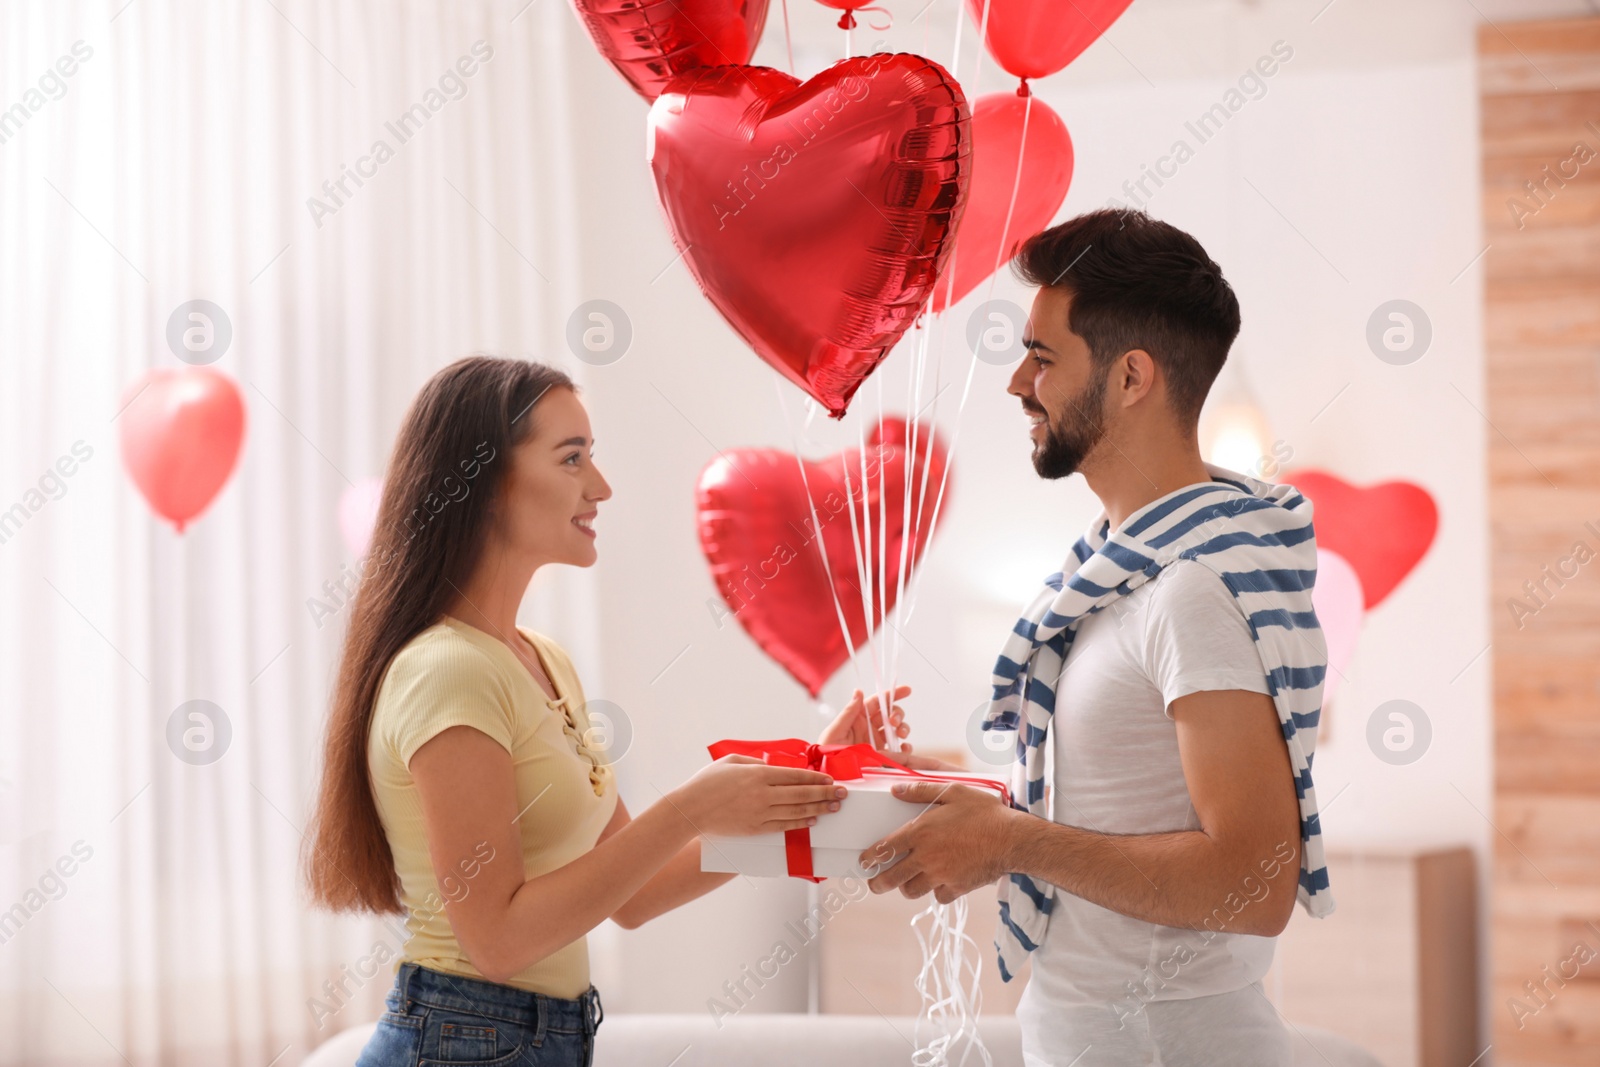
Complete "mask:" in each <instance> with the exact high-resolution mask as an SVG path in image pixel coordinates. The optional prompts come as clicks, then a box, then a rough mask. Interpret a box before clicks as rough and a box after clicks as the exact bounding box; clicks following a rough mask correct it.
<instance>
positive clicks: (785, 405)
mask: <svg viewBox="0 0 1600 1067" xmlns="http://www.w3.org/2000/svg"><path fill="white" fill-rule="evenodd" d="M772 386H773V388H774V389H776V390H777V392H778V407H779V408H780V409H781V410H782V412H783V425H784V427H785V428H786V429H788V431H789V440H790V441H791V442H792V444H793V447H794V461H795V463H796V464H798V465H799V467H800V484H801V485H802V486H804V487H805V491H806V506H807V507H808V508H810V510H811V536H812V538H813V539H814V540H815V541H816V545H817V555H819V556H821V557H822V573H823V576H824V577H825V578H827V580H828V593H829V595H831V596H832V597H833V610H834V613H835V614H836V615H837V616H838V617H839V629H840V630H841V631H842V632H843V633H844V647H845V648H846V649H847V650H848V651H849V653H850V667H851V670H852V671H853V672H854V673H855V676H856V687H857V688H860V686H861V664H860V663H859V662H858V661H857V660H856V649H855V644H854V643H853V642H852V641H851V639H850V624H849V623H847V622H845V618H844V607H843V605H841V604H840V603H839V587H838V585H837V584H835V582H834V580H833V568H832V566H831V565H830V564H829V563H828V547H827V545H826V543H825V542H824V540H823V537H822V523H821V522H819V521H818V520H817V500H816V497H814V496H812V494H811V479H810V478H808V477H807V476H806V461H805V457H804V456H802V455H801V454H800V438H799V436H798V435H797V434H796V433H795V429H794V423H793V422H792V421H791V420H790V418H789V402H788V401H787V400H785V399H784V398H783V383H782V382H780V381H779V380H778V379H777V378H773V379H772Z"/></svg>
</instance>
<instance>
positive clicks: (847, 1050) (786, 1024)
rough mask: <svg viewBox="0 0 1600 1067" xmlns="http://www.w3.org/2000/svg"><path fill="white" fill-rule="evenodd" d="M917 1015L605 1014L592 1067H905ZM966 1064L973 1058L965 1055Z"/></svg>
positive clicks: (1320, 1044)
mask: <svg viewBox="0 0 1600 1067" xmlns="http://www.w3.org/2000/svg"><path fill="white" fill-rule="evenodd" d="M373 1025H374V1024H371V1023H368V1024H366V1025H364V1026H357V1027H354V1028H352V1029H349V1030H346V1031H344V1032H343V1033H341V1034H338V1035H337V1036H335V1037H334V1038H332V1039H331V1040H330V1041H328V1042H327V1043H326V1044H324V1045H322V1046H321V1047H320V1048H318V1049H316V1051H314V1052H312V1054H311V1055H310V1056H309V1057H308V1058H307V1059H305V1060H304V1061H303V1062H302V1067H354V1064H355V1062H356V1056H357V1055H358V1054H359V1053H360V1052H361V1048H362V1046H363V1045H365V1044H366V1042H367V1037H368V1035H370V1034H371V1033H372V1028H373ZM915 1026H916V1020H915V1019H913V1018H911V1017H909V1016H884V1015H797V1014H772V1015H740V1016H737V1017H734V1018H731V1019H724V1020H722V1025H721V1026H720V1027H719V1026H718V1025H717V1023H716V1022H715V1021H714V1020H712V1018H711V1017H710V1016H709V1015H700V1014H693V1015H689V1014H685V1015H621V1014H614V1015H608V1016H607V1017H606V1020H605V1022H603V1023H601V1024H600V1036H599V1040H597V1041H596V1042H595V1057H594V1064H595V1067H641V1065H650V1064H661V1065H664V1064H669V1063H670V1064H672V1067H722V1065H724V1064H726V1065H729V1067H752V1065H755V1067H815V1065H816V1064H825V1065H826V1067H886V1065H890V1064H910V1062H911V1053H912V1040H913V1034H914V1032H915ZM980 1030H981V1032H982V1034H983V1040H984V1044H985V1046H987V1048H988V1049H989V1053H990V1055H991V1056H992V1057H993V1058H994V1065H995V1067H1022V1044H1021V1039H1020V1037H1019V1035H1018V1032H1017V1021H1016V1019H1015V1018H1012V1017H1009V1016H1007V1017H1004V1018H1000V1017H996V1018H992V1019H984V1020H983V1021H982V1023H981V1024H980ZM1297 1033H1298V1035H1299V1036H1298V1037H1296V1038H1295V1054H1294V1062H1293V1063H1292V1064H1290V1065H1286V1067H1383V1065H1382V1064H1381V1063H1379V1062H1378V1061H1377V1060H1376V1059H1374V1058H1373V1057H1372V1056H1371V1055H1370V1054H1368V1053H1367V1052H1366V1051H1364V1050H1363V1049H1361V1048H1360V1047H1359V1046H1357V1045H1354V1044H1352V1043H1351V1042H1349V1041H1346V1040H1345V1039H1344V1038H1342V1037H1337V1036H1335V1035H1333V1034H1330V1033H1328V1032H1326V1031H1324V1030H1313V1029H1311V1028H1309V1027H1299V1028H1298V1029H1297ZM967 1062H968V1063H969V1064H973V1063H976V1062H977V1060H976V1058H969V1059H968V1061H967Z"/></svg>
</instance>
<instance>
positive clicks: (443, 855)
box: [410, 726, 834, 981]
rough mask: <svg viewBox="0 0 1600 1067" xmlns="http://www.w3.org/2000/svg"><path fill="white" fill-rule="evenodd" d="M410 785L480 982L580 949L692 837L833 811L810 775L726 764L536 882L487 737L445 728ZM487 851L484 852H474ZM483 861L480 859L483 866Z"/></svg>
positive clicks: (824, 780) (509, 779)
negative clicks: (574, 946) (461, 878)
mask: <svg viewBox="0 0 1600 1067" xmlns="http://www.w3.org/2000/svg"><path fill="white" fill-rule="evenodd" d="M410 768H411V774H412V777H413V779H414V780H415V782H416V785H417V792H418V794H419V795H420V797H421V801H422V813H423V821H424V825H425V827H426V831H427V838H428V854H429V858H430V859H431V861H432V863H433V869H434V871H435V872H439V873H440V875H441V878H442V877H443V876H444V875H446V874H454V873H455V872H461V871H465V870H468V869H469V868H470V869H473V870H474V871H475V873H474V875H473V877H472V878H471V879H470V880H468V881H466V882H465V890H464V891H463V892H462V893H461V895H460V896H459V897H458V898H457V899H454V900H450V901H447V903H446V905H445V908H446V913H447V915H448V916H449V918H450V925H451V927H452V929H453V930H454V931H455V935H456V940H457V941H458V942H459V943H460V945H461V948H462V950H463V951H464V952H465V953H466V954H467V958H468V959H470V960H471V961H472V965H473V966H474V967H476V968H477V969H478V971H479V972H480V973H481V974H482V975H483V976H484V977H485V978H488V979H489V980H491V981H504V980H506V979H507V978H509V977H511V976H512V975H514V974H517V973H519V972H521V971H523V970H525V969H527V968H528V967H529V966H531V965H532V964H534V963H536V962H538V961H539V960H541V959H543V958H545V957H546V956H548V955H550V954H551V953H552V952H555V951H556V950H557V949H560V948H562V947H564V946H566V945H568V944H571V943H572V942H573V941H575V940H577V939H578V938H579V937H582V936H583V935H584V934H586V933H587V932H588V931H590V930H592V929H593V928H594V927H595V926H598V925H599V924H600V922H601V920H603V919H605V918H607V917H608V916H610V915H612V914H614V913H615V912H616V911H617V910H618V909H619V908H621V907H622V906H623V905H624V904H626V903H627V902H628V900H629V899H630V898H632V897H633V896H634V894H636V893H638V891H639V890H640V888H641V887H643V886H644V885H645V883H646V882H648V881H649V880H650V879H651V878H652V877H653V876H654V875H655V874H656V873H657V872H658V871H660V870H661V869H662V868H663V867H665V866H666V865H667V864H668V863H669V862H672V861H673V858H674V857H675V856H677V855H678V854H679V853H680V852H681V851H683V849H684V846H685V845H687V844H689V843H690V842H691V841H692V840H693V839H694V838H695V836H696V835H697V834H698V833H701V832H708V833H722V834H750V833H766V832H777V831H782V830H788V829H794V828H798V827H801V826H807V825H811V824H812V823H814V822H815V819H816V816H817V814H819V813H820V812H822V811H826V810H827V805H828V803H829V802H830V801H832V799H833V792H834V786H833V781H832V779H831V778H829V777H828V776H826V775H823V774H819V773H817V772H815V771H807V770H800V769H797V768H786V767H768V766H766V765H764V764H762V763H760V762H759V761H757V760H750V759H747V758H742V757H736V756H730V757H725V758H724V759H721V760H717V761H716V762H715V763H712V764H711V765H709V766H708V767H706V768H704V769H702V770H701V771H700V772H699V773H698V774H696V775H695V776H694V777H693V778H691V779H690V780H689V781H688V782H686V783H685V784H684V785H682V786H679V787H678V788H677V789H674V790H673V791H672V792H670V793H668V794H666V795H665V796H664V797H663V798H662V799H661V800H660V801H658V802H656V803H655V804H652V805H651V806H650V807H649V808H647V809H646V810H645V811H644V812H642V813H641V814H640V815H639V817H638V818H637V819H630V820H628V821H627V823H626V824H625V825H623V826H621V827H619V828H618V829H617V830H616V832H615V833H612V834H611V835H610V836H608V837H606V838H605V839H604V840H602V841H600V842H599V843H598V844H597V845H596V846H595V848H594V849H592V850H591V851H589V852H587V853H585V854H584V855H582V856H580V857H578V858H577V859H576V860H573V861H572V862H571V863H569V864H567V865H566V866H564V867H561V868H558V869H557V870H554V871H551V872H550V873H548V874H544V875H540V876H539V877H537V878H531V879H530V878H527V877H526V876H525V874H524V871H523V867H522V847H521V836H520V833H519V830H518V823H519V821H520V820H521V819H523V818H529V817H537V816H536V815H531V814H530V813H529V810H527V809H532V808H534V806H535V805H537V804H538V800H537V799H535V800H534V801H533V802H532V803H530V804H529V805H527V809H525V810H522V811H519V810H518V807H519V806H518V804H517V793H516V780H515V776H514V774H513V770H512V764H511V756H510V754H509V753H508V752H507V751H506V750H505V749H504V748H502V747H501V746H500V745H499V744H498V743H496V742H495V741H494V740H493V739H491V738H490V737H489V736H488V735H487V734H484V733H482V732H481V731H478V730H474V729H472V728H471V727H468V726H454V727H451V728H450V729H448V730H445V731H443V732H441V733H440V734H438V735H437V736H436V737H434V738H432V739H431V740H429V741H428V742H427V743H426V744H425V745H423V746H422V747H421V748H419V749H418V750H417V752H416V754H415V755H414V756H412V758H411V764H410ZM485 846H487V848H485ZM487 849H492V850H493V852H492V858H489V859H487V860H485V859H484V856H485V854H486V853H487Z"/></svg>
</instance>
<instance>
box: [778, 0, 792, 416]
mask: <svg viewBox="0 0 1600 1067" xmlns="http://www.w3.org/2000/svg"><path fill="white" fill-rule="evenodd" d="M783 47H784V49H785V50H786V51H787V52H788V53H789V73H790V75H791V76H792V75H793V74H794V37H793V35H792V34H790V32H789V0H783ZM779 395H780V396H781V395H782V394H781V393H780V394H779Z"/></svg>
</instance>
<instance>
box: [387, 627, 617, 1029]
mask: <svg viewBox="0 0 1600 1067" xmlns="http://www.w3.org/2000/svg"><path fill="white" fill-rule="evenodd" d="M519 629H521V632H522V634H523V636H525V637H526V638H527V639H528V640H529V642H531V643H532V645H533V647H534V650H535V651H536V652H537V654H538V657H539V662H540V664H541V665H542V666H543V667H544V671H545V674H546V675H548V676H549V678H550V682H551V684H552V685H553V686H554V687H555V691H556V694H557V698H556V699H555V700H551V699H549V697H548V696H547V695H546V694H545V692H544V690H543V689H542V688H540V686H539V684H538V683H537V682H535V681H534V679H533V676H532V675H531V674H529V673H528V669H527V668H526V667H525V666H523V664H522V663H521V661H520V660H518V659H517V656H516V654H515V653H513V652H512V651H511V649H509V648H507V647H506V646H505V645H504V644H503V643H502V642H501V641H499V640H498V639H497V638H495V637H494V636H492V635H490V634H487V633H485V632H483V631H482V630H479V629H477V628H475V627H472V626H469V625H467V624H466V623H464V622H461V621H460V620H458V619H454V618H451V617H450V616H444V617H443V618H442V619H441V620H440V621H439V622H438V623H435V624H434V625H433V626H430V627H428V629H426V630H423V631H422V632H421V633H419V634H418V635H417V636H416V637H414V638H412V639H411V640H410V641H409V642H407V643H406V645H405V646H404V647H403V648H402V649H401V650H400V651H399V652H398V653H396V655H395V657H394V659H393V660H392V661H391V662H390V664H389V668H388V670H387V671H386V672H385V674H384V678H383V682H382V683H381V685H380V686H379V689H378V698H377V702H376V703H375V705H374V707H373V716H372V730H371V732H370V734H369V735H368V739H367V769H368V772H369V774H370V775H371V780H372V791H373V796H374V798H375V799H376V801H377V805H378V814H379V816H380V817H381V818H382V819H383V827H384V832H385V834H386V835H387V836H388V839H389V848H390V850H391V851H392V852H393V853H394V863H395V870H396V871H397V872H398V874H399V875H400V902H401V904H402V905H403V906H404V907H405V909H406V916H405V919H406V928H407V931H408V934H409V936H408V938H407V940H406V944H405V949H404V951H403V952H402V954H401V956H400V959H399V960H398V961H397V962H396V967H397V968H398V966H399V963H400V962H411V963H417V964H420V965H422V966H424V967H429V968H431V969H433V970H436V971H444V972H445V973H448V974H461V975H466V976H468V977H471V978H481V977H482V976H481V975H480V974H479V972H478V970H477V969H476V968H475V967H473V966H472V964H471V962H470V961H469V960H468V959H467V957H466V954H465V953H464V952H462V951H461V946H460V945H458V944H457V943H456V939H455V933H454V931H453V930H452V929H451V927H450V920H449V918H448V916H447V915H446V913H445V907H444V902H445V901H446V900H447V899H450V900H458V899H461V897H462V896H463V895H464V893H466V892H470V891H471V880H470V879H469V878H466V877H463V874H462V872H460V871H450V872H446V874H445V877H444V878H440V877H438V876H436V873H435V871H434V869H433V865H432V862H431V860H430V858H429V856H428V841H427V836H426V833H425V828H424V824H423V819H422V805H421V800H420V798H419V797H418V796H417V789H416V783H415V782H414V781H413V780H412V777H411V772H410V770H409V764H410V762H411V757H412V756H413V755H415V754H416V751H417V749H419V748H421V747H422V746H423V745H424V744H426V743H427V742H428V741H429V740H431V739H432V738H433V737H435V736H436V735H438V734H439V733H441V732H442V731H444V730H447V729H449V728H450V727H452V726H470V727H472V728H473V729H476V730H480V731H482V732H483V733H484V734H487V735H488V736H489V737H491V738H493V739H494V741H495V742H496V743H498V744H499V745H500V746H501V747H502V748H504V749H505V750H506V751H507V752H509V753H510V754H511V763H512V767H513V770H514V772H515V774H516V784H517V807H518V809H519V810H520V811H522V816H521V818H520V819H519V820H518V825H519V827H520V830H521V835H522V867H523V871H524V873H525V876H526V877H528V878H534V877H537V876H539V875H541V874H547V873H549V872H550V871H553V870H555V869H556V868H558V867H562V866H565V865H566V864H568V863H571V862H572V861H573V860H574V859H576V858H578V857H579V856H581V855H583V854H584V853H585V852H587V851H589V850H590V849H592V848H593V847H594V845H595V842H596V841H598V840H599V838H600V832H601V831H602V830H604V829H605V827H606V824H607V823H608V822H609V821H610V819H611V815H612V813H613V812H614V811H615V809H616V804H617V790H616V786H615V783H614V781H613V777H612V771H611V767H610V766H609V765H608V764H607V763H606V761H605V756H604V753H603V752H601V751H600V750H598V749H597V748H596V747H595V746H594V745H591V744H589V743H588V741H589V740H590V739H593V738H594V737H595V734H594V731H593V728H592V726H591V724H590V722H589V717H588V715H587V713H586V710H585V700H584V695H583V686H582V685H581V684H580V683H579V681H578V675H577V672H576V671H575V670H574V669H573V667H572V660H571V659H570V658H569V657H568V656H567V653H566V651H565V650H564V649H562V648H561V646H560V645H558V644H556V643H555V642H554V641H552V640H550V639H549V638H548V637H545V636H544V635H542V634H538V633H535V632H533V631H532V630H527V629H522V628H521V627H519ZM535 801H537V803H536V802H535ZM497 859H498V857H497ZM491 862H494V861H491ZM509 984H510V985H514V986H517V987H518V988H521V989H528V990H532V991H533V992H536V993H543V994H545V995H546V996H552V997H564V998H573V997H577V996H579V995H580V994H582V993H583V992H584V991H585V990H587V989H588V988H589V952H588V946H587V942H586V940H585V939H584V938H581V937H580V938H578V939H577V940H576V941H573V942H572V943H570V944H568V945H566V946H565V947H563V948H561V949H559V950H557V951H556V952H554V953H552V954H551V955H549V956H546V957H545V958H544V959H542V960H540V961H539V962H538V963H535V964H534V965H533V966H531V967H529V968H528V969H527V970H525V971H522V972H521V973H520V974H517V975H516V976H515V977H513V978H511V979H510V980H509Z"/></svg>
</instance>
